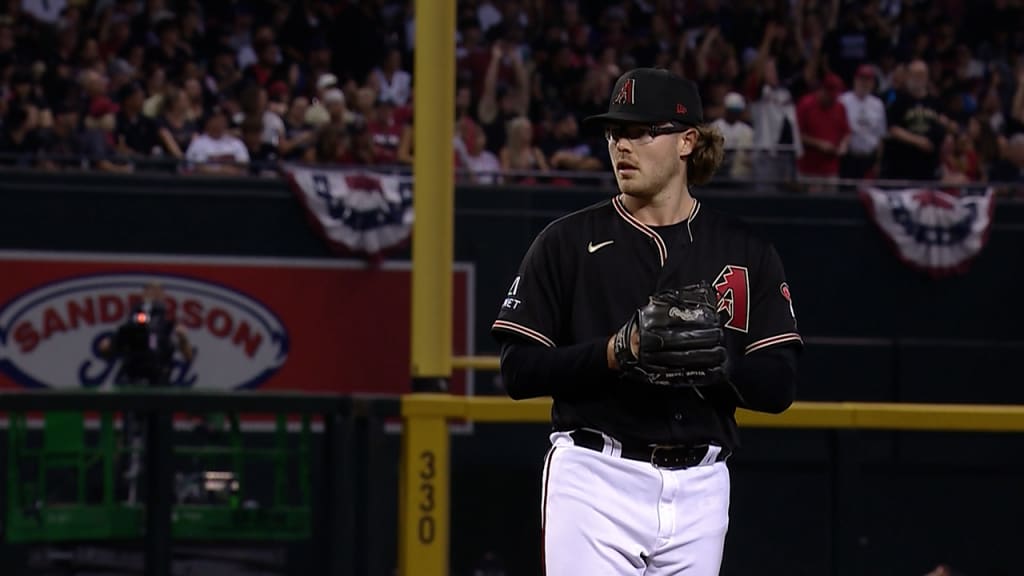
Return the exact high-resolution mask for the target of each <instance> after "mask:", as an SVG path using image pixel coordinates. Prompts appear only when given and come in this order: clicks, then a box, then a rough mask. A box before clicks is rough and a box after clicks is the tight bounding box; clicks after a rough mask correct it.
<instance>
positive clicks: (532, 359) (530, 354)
mask: <svg viewBox="0 0 1024 576" xmlns="http://www.w3.org/2000/svg"><path fill="white" fill-rule="evenodd" d="M607 346H608V340H607V339H605V338H599V339H595V340H592V341H589V342H582V343H580V344H574V345H572V346H565V347H560V348H549V347H547V346H541V345H540V344H537V343H534V342H532V341H530V340H526V339H520V338H506V339H504V341H503V342H502V346H501V378H502V381H503V383H504V386H505V390H506V391H507V393H508V395H509V397H511V398H513V399H515V400H523V399H526V398H538V397H543V396H553V395H557V394H559V393H570V392H572V391H573V388H574V387H575V386H580V385H584V384H585V383H588V382H593V381H596V380H599V379H603V378H606V377H607V376H608V375H609V373H611V372H612V370H611V369H610V368H608V352H607ZM796 371H797V350H796V347H795V346H791V345H786V346H773V347H771V348H767V349H764V350H758V351H756V352H752V353H750V354H747V355H746V356H745V357H744V358H743V360H742V361H741V362H740V364H739V366H738V367H737V369H736V371H735V372H733V374H732V382H733V385H734V387H735V389H736V390H737V392H738V393H739V396H740V397H739V402H738V405H739V406H740V407H743V408H747V409H750V410H756V411H758V412H770V413H773V414H777V413H780V412H783V411H784V410H786V408H789V406H790V405H791V404H792V403H793V400H794V399H795V397H796Z"/></svg>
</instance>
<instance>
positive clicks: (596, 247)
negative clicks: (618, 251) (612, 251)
mask: <svg viewBox="0 0 1024 576" xmlns="http://www.w3.org/2000/svg"><path fill="white" fill-rule="evenodd" d="M614 243H615V240H608V241H606V242H601V243H600V244H594V243H593V242H589V243H587V252H590V253H591V254H593V253H594V252H597V251H598V250H600V249H601V248H604V247H605V246H607V245H609V244H614Z"/></svg>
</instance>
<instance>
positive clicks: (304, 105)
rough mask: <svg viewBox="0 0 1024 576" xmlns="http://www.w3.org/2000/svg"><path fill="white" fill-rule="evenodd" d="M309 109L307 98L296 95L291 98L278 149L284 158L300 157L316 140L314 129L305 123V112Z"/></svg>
mask: <svg viewBox="0 0 1024 576" xmlns="http://www.w3.org/2000/svg"><path fill="white" fill-rule="evenodd" d="M308 110H309V98H306V97H305V96H296V97H295V98H293V99H292V102H291V106H289V108H288V113H287V114H285V116H284V118H283V120H284V138H283V139H282V140H281V143H280V145H279V146H278V150H279V151H280V153H281V156H282V157H283V158H286V159H289V160H291V159H295V158H301V157H302V156H303V155H304V154H305V151H306V149H307V148H309V147H310V146H311V145H312V144H313V143H314V142H315V141H316V131H315V130H313V129H312V127H311V126H310V125H309V124H307V123H306V112H307V111H308Z"/></svg>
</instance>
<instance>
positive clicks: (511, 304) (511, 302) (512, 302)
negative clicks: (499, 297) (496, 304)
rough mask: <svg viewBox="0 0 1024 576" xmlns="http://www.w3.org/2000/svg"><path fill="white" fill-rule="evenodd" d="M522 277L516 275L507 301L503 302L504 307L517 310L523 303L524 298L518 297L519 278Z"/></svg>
mask: <svg viewBox="0 0 1024 576" xmlns="http://www.w3.org/2000/svg"><path fill="white" fill-rule="evenodd" d="M521 278H522V276H516V279H515V280H513V281H512V286H511V287H510V288H509V289H508V294H507V296H506V298H505V301H504V302H503V303H502V304H501V307H502V309H504V310H515V309H516V308H519V305H520V304H522V303H523V302H522V300H520V299H518V298H516V295H518V294H519V280H520V279H521Z"/></svg>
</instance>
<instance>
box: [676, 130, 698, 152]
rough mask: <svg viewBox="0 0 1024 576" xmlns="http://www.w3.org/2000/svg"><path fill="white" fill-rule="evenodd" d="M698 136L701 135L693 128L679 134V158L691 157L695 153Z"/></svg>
mask: <svg viewBox="0 0 1024 576" xmlns="http://www.w3.org/2000/svg"><path fill="white" fill-rule="evenodd" d="M698 136H699V135H698V134H697V130H696V129H694V128H691V129H689V130H687V131H686V132H682V133H681V134H679V140H678V144H677V146H678V151H679V156H689V155H690V154H692V153H693V149H694V148H695V147H696V146H697V138H698Z"/></svg>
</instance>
